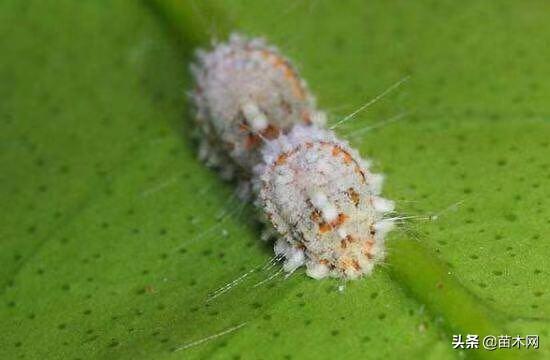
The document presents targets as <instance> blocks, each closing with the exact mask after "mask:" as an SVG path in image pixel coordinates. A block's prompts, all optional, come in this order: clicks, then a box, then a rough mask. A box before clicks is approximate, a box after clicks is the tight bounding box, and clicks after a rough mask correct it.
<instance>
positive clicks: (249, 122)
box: [191, 34, 325, 178]
mask: <svg viewBox="0 0 550 360" xmlns="http://www.w3.org/2000/svg"><path fill="white" fill-rule="evenodd" d="M197 57H198V62H197V64H194V65H192V67H191V68H192V73H193V75H194V77H195V80H196V86H195V90H194V91H193V93H192V99H193V100H194V103H195V107H196V111H197V114H196V119H197V122H198V124H199V127H200V130H201V136H202V138H201V143H200V156H201V158H202V159H203V160H204V161H206V162H207V164H209V165H211V166H213V167H217V168H219V169H221V171H222V175H223V176H224V177H225V178H232V177H233V175H235V172H236V171H235V170H238V171H237V172H240V173H241V174H239V176H241V177H242V176H243V175H245V176H247V175H250V170H251V169H252V168H253V166H254V165H256V164H258V163H259V161H260V149H261V147H262V141H263V140H265V139H274V138H276V137H278V136H279V135H280V134H282V133H285V132H287V131H289V130H290V129H291V128H292V126H294V125H295V124H317V125H321V126H322V125H324V122H325V120H324V118H325V116H324V114H323V113H322V112H318V111H316V110H315V99H314V98H313V96H312V95H311V94H310V92H309V90H308V88H307V85H306V83H305V81H304V80H302V79H301V78H300V76H299V75H298V73H297V71H296V70H295V69H294V67H293V66H292V65H291V63H290V62H289V60H287V59H286V58H285V57H283V56H282V55H281V54H280V53H279V51H278V50H277V48H275V47H273V46H268V45H267V44H266V43H265V41H264V40H263V39H259V38H255V39H247V38H245V37H243V36H240V35H235V34H234V35H232V36H231V38H230V39H229V41H228V42H227V43H220V44H217V45H215V46H214V49H213V50H212V51H210V52H205V51H198V52H197ZM228 155H229V158H230V159H231V161H228ZM242 173H244V174H242Z"/></svg>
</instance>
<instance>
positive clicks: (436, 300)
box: [389, 240, 527, 359]
mask: <svg viewBox="0 0 550 360" xmlns="http://www.w3.org/2000/svg"><path fill="white" fill-rule="evenodd" d="M390 245H391V247H390V249H389V252H390V257H389V264H390V274H391V276H392V278H393V279H394V280H396V281H397V282H399V283H400V284H401V285H402V286H403V287H404V288H405V289H407V290H408V291H409V292H410V293H411V295H412V296H413V297H414V298H416V299H417V300H418V301H419V302H420V303H422V304H425V305H426V307H427V309H428V310H429V311H430V313H431V314H432V315H433V316H434V317H436V318H437V317H441V318H443V320H444V324H443V326H444V327H445V329H446V330H447V333H448V335H449V346H451V335H452V334H457V335H458V334H462V336H463V340H464V338H465V336H466V334H476V335H479V341H480V344H479V346H480V350H477V351H476V350H467V353H468V354H473V355H475V356H476V357H477V358H481V359H497V358H498V359H519V358H523V356H526V355H527V354H526V353H520V352H507V351H502V350H500V351H499V350H494V351H488V350H484V349H482V348H483V346H482V343H481V342H482V340H483V338H484V337H485V336H486V335H493V336H496V337H498V336H499V335H502V334H506V332H505V329H504V328H505V326H504V320H505V319H504V318H502V317H501V316H499V315H498V313H497V312H495V311H492V310H491V309H489V308H488V307H487V306H486V305H485V304H484V303H483V302H482V301H481V300H480V299H478V298H477V297H475V296H474V295H473V294H472V293H470V292H469V291H468V290H467V289H466V288H465V287H464V286H463V285H462V284H460V283H459V282H458V280H457V279H456V277H455V276H453V275H452V271H451V270H450V269H449V267H448V266H446V265H445V264H443V263H442V262H441V261H440V260H439V259H438V257H437V256H436V254H434V253H433V251H431V250H429V249H427V248H425V247H424V246H422V245H421V244H420V243H419V242H418V241H413V240H395V241H394V242H392V243H391V244H390Z"/></svg>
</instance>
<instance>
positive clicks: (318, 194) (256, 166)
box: [192, 35, 393, 279]
mask: <svg viewBox="0 0 550 360" xmlns="http://www.w3.org/2000/svg"><path fill="white" fill-rule="evenodd" d="M198 58H199V62H198V64H196V65H193V66H192V71H193V74H194V76H195V79H196V88H195V91H194V92H193V94H192V99H193V100H194V102H195V105H196V109H197V121H198V124H199V127H200V135H201V136H202V137H201V144H200V151H199V156H200V157H201V158H202V159H203V160H204V161H206V163H207V164H208V165H210V166H214V167H217V168H219V169H220V170H221V174H222V176H223V177H224V178H233V177H235V176H236V177H237V179H238V180H239V181H241V183H242V184H245V185H247V186H245V187H244V188H245V192H247V193H248V192H249V191H248V190H249V188H250V186H249V185H250V184H251V185H252V193H253V195H254V196H255V198H256V200H255V204H256V205H257V207H258V210H259V212H260V214H261V217H262V219H263V220H264V221H265V222H266V224H267V226H268V228H267V229H266V231H265V232H264V234H263V236H262V238H264V239H268V238H275V239H276V241H275V246H274V251H275V254H276V256H277V258H281V259H284V265H283V269H284V270H285V271H287V272H289V273H291V272H293V271H294V270H296V269H297V268H298V267H300V266H303V265H305V266H306V273H307V274H308V275H309V276H311V277H313V278H316V279H320V278H324V277H327V276H332V277H339V278H345V279H354V278H358V277H360V276H362V275H367V274H369V273H370V272H371V271H372V269H373V266H374V265H375V264H376V263H377V262H379V261H381V260H382V259H383V257H384V238H385V235H386V233H387V232H388V231H390V230H391V229H392V227H393V221H392V220H391V219H389V218H385V217H384V216H385V214H387V213H389V212H392V211H393V202H392V201H389V200H386V199H384V198H382V197H381V196H380V191H381V186H382V181H383V178H382V176H381V175H376V174H373V173H372V172H371V171H370V170H369V166H368V163H367V162H366V161H364V160H363V159H362V158H361V156H360V155H359V153H358V152H357V151H355V150H353V149H352V148H351V147H350V146H349V145H348V144H347V142H344V141H341V140H339V139H338V138H337V137H336V136H335V134H334V133H333V132H332V131H329V130H324V129H322V127H323V126H324V124H325V116H324V113H323V112H321V111H318V110H317V109H316V108H315V102H314V99H313V96H312V95H311V94H310V93H309V91H308V89H307V87H306V84H305V82H304V81H303V80H302V79H301V78H300V77H299V76H298V74H297V72H296V71H295V70H294V68H293V67H292V66H291V65H290V63H289V61H288V60H287V59H285V58H284V57H283V56H282V55H281V54H279V52H278V51H277V49H276V48H274V47H271V46H267V45H266V44H265V42H264V41H263V40H261V39H246V38H244V37H242V36H238V35H233V36H231V38H230V40H229V42H228V43H223V44H218V45H216V46H215V47H214V49H213V50H212V51H210V52H204V51H199V54H198ZM241 190H242V189H241ZM245 195H247V194H245Z"/></svg>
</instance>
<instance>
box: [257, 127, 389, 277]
mask: <svg viewBox="0 0 550 360" xmlns="http://www.w3.org/2000/svg"><path fill="white" fill-rule="evenodd" d="M262 154H263V158H264V163H263V164H261V165H259V166H257V167H256V169H255V170H256V173H257V178H256V179H255V184H254V185H255V189H256V192H257V193H258V194H259V195H258V197H257V200H256V202H257V205H258V207H259V208H260V209H262V211H263V214H264V216H265V217H266V219H267V220H268V221H269V222H270V223H271V224H272V225H273V227H274V228H275V230H276V232H277V233H278V234H279V238H278V240H277V241H276V244H275V253H276V255H280V256H282V257H284V258H285V263H284V268H285V270H286V271H288V272H291V271H294V270H295V269H296V268H297V267H299V266H302V265H304V264H305V265H306V267H307V271H306V272H307V274H308V275H309V276H311V277H313V278H323V277H326V276H332V277H340V278H347V279H353V278H357V277H359V276H361V275H365V274H369V273H370V272H371V271H372V268H373V266H374V264H375V263H376V262H378V261H380V260H381V259H382V258H383V256H384V246H383V245H384V237H385V234H386V233H387V232H388V231H389V230H390V229H391V227H392V225H393V223H392V221H390V220H386V219H384V214H386V213H388V212H391V211H393V202H391V201H389V200H386V199H383V198H382V197H380V188H381V183H382V176H381V175H377V174H373V173H371V171H370V170H369V169H368V163H367V162H366V161H364V160H362V159H361V157H360V155H359V153H357V151H355V150H353V149H352V148H350V147H349V145H348V144H347V143H346V142H343V141H341V140H338V139H337V138H336V136H335V135H334V133H333V132H331V131H327V130H321V129H318V128H316V127H314V126H301V125H297V126H295V127H294V128H293V130H292V131H291V132H290V133H289V134H288V135H286V136H281V137H279V138H278V139H276V140H272V141H269V142H268V143H267V144H266V145H265V146H264V148H263V150H262Z"/></svg>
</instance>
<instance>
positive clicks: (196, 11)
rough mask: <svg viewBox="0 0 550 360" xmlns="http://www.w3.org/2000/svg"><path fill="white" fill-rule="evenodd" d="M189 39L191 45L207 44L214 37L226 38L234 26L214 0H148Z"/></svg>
mask: <svg viewBox="0 0 550 360" xmlns="http://www.w3.org/2000/svg"><path fill="white" fill-rule="evenodd" d="M144 1H145V3H146V4H147V5H149V6H151V7H152V8H153V10H154V11H156V12H157V13H158V14H159V15H160V16H162V17H163V18H164V19H165V21H166V23H167V24H168V25H169V26H170V27H171V28H172V30H174V31H175V32H176V34H177V38H178V39H179V40H180V41H182V42H185V44H186V46H187V47H191V48H194V47H196V46H203V45H204V44H207V43H209V42H210V41H211V40H212V37H214V36H215V37H218V38H220V39H224V38H226V37H227V36H228V35H229V33H230V31H231V30H233V29H234V26H233V25H232V24H231V21H230V20H229V19H228V18H227V17H226V16H222V14H223V12H222V11H221V10H220V9H219V8H218V7H217V6H216V5H215V4H214V2H213V1H212V0H198V1H195V0H144Z"/></svg>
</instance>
